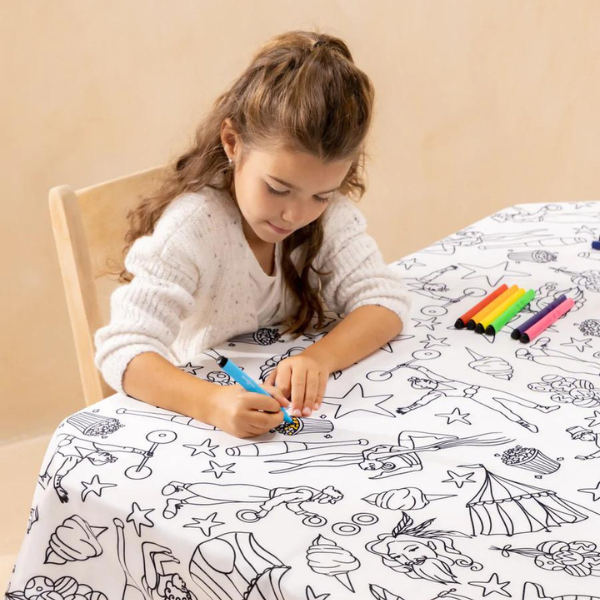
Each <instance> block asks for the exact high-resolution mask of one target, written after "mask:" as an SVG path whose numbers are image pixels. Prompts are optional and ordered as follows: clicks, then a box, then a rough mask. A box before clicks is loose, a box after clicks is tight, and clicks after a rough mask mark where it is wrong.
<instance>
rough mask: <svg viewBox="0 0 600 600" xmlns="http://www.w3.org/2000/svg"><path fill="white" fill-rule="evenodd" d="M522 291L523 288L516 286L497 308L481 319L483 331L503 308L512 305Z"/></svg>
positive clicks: (505, 308)
mask: <svg viewBox="0 0 600 600" xmlns="http://www.w3.org/2000/svg"><path fill="white" fill-rule="evenodd" d="M524 293H525V290H523V289H521V288H518V289H517V291H516V292H514V293H513V294H512V295H511V296H510V297H509V298H508V299H507V300H506V301H504V302H503V303H502V304H500V306H498V308H496V309H495V310H493V311H492V312H491V313H490V314H489V315H488V316H487V317H486V318H485V319H483V321H481V326H482V327H483V331H485V330H486V329H487V326H488V325H489V324H490V323H492V322H493V321H495V320H496V319H497V318H498V317H499V316H500V315H501V314H502V313H503V312H504V311H505V310H507V309H508V308H509V307H510V306H512V305H513V304H514V303H515V302H516V301H517V300H518V299H519V298H520V297H521V296H522V295H523V294H524Z"/></svg>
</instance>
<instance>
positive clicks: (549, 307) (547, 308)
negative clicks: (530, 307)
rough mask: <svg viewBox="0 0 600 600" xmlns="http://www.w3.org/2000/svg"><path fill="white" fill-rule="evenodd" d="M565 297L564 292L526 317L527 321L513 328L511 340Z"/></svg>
mask: <svg viewBox="0 0 600 600" xmlns="http://www.w3.org/2000/svg"><path fill="white" fill-rule="evenodd" d="M566 299H567V297H566V296H565V295H564V294H563V295H562V296H559V297H558V298H556V300H554V302H551V303H550V304H548V306H546V307H545V308H543V309H542V310H540V311H539V312H537V313H535V315H533V317H531V319H528V320H527V321H525V323H522V324H521V325H519V326H518V327H517V328H516V329H513V331H512V333H511V334H510V337H511V338H512V339H513V340H518V339H519V338H520V337H521V336H522V335H523V334H524V333H525V332H526V331H527V330H528V329H529V328H530V327H531V326H532V325H535V324H536V323H537V322H538V321H539V320H540V319H543V318H544V317H545V316H546V315H547V314H548V313H549V312H550V311H551V310H554V309H555V308H556V307H557V306H558V305H559V304H562V303H563V302H564V301H565V300H566Z"/></svg>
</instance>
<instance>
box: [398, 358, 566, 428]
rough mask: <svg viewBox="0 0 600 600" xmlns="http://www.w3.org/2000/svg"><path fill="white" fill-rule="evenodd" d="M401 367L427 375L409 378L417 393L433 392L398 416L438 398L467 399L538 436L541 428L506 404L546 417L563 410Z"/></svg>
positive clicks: (400, 410)
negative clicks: (544, 414) (418, 390)
mask: <svg viewBox="0 0 600 600" xmlns="http://www.w3.org/2000/svg"><path fill="white" fill-rule="evenodd" d="M400 366H401V367H402V368H410V369H415V370H417V371H419V373H421V374H422V375H424V377H423V376H420V377H415V376H413V377H409V378H408V381H410V382H411V386H412V387H413V388H414V389H422V390H429V391H428V392H427V393H426V394H425V395H424V396H422V397H421V398H420V399H419V400H417V401H416V402H413V403H412V404H410V405H408V406H403V407H401V408H397V409H396V412H397V413H399V414H401V415H404V414H406V413H408V412H410V411H412V410H416V409H419V408H422V407H423V406H426V405H427V404H429V403H430V402H432V401H433V400H437V399H438V398H465V399H469V400H472V401H473V402H476V403H477V404H480V405H481V406H484V407H486V408H489V409H491V410H493V411H495V412H497V413H499V414H501V415H502V416H503V417H505V418H506V419H508V420H509V421H512V422H514V423H517V425H521V427H524V428H525V429H528V430H529V431H531V432H532V433H537V432H538V428H537V426H536V425H534V424H533V423H530V422H528V421H526V420H525V419H524V418H523V417H521V416H520V415H518V414H517V413H515V412H513V411H512V410H511V409H510V408H508V406H506V404H505V402H510V403H512V404H519V405H521V406H525V407H526V408H530V409H536V410H538V411H540V412H542V413H549V412H552V411H554V410H556V409H557V408H559V407H557V406H544V405H542V404H538V403H537V402H533V401H532V400H528V399H526V398H521V397H520V396H517V395H516V394H511V393H509V392H504V391H502V390H497V389H495V388H491V387H488V386H483V385H473V384H470V383H465V382H464V381H459V380H458V379H450V378H448V377H444V376H443V375H439V374H438V373H434V372H433V371H431V370H429V369H427V368H426V367H422V366H418V365H417V366H413V365H409V364H408V363H406V364H404V365H400Z"/></svg>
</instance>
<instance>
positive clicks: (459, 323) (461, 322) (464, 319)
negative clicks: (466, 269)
mask: <svg viewBox="0 0 600 600" xmlns="http://www.w3.org/2000/svg"><path fill="white" fill-rule="evenodd" d="M507 289H508V286H507V285H506V284H505V283H503V284H502V285H501V286H500V287H499V288H498V289H497V290H494V291H493V292H492V293H491V294H488V295H487V296H486V297H485V298H484V299H483V300H482V301H481V302H479V304H476V305H475V306H474V307H473V308H472V309H471V310H469V311H468V312H466V313H465V314H464V315H462V316H460V317H458V319H456V323H454V327H456V329H462V328H463V327H466V326H467V323H468V322H469V320H470V319H471V317H472V316H473V315H476V314H477V313H478V312H479V311H480V310H482V309H484V308H485V307H486V306H487V305H488V304H489V303H490V302H492V301H493V300H495V299H496V298H497V297H498V296H499V295H500V294H501V293H502V292H504V291H505V290H507Z"/></svg>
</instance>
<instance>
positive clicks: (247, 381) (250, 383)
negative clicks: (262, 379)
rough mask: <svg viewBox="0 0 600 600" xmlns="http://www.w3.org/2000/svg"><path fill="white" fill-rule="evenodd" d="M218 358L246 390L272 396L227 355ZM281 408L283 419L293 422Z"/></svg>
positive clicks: (223, 366)
mask: <svg viewBox="0 0 600 600" xmlns="http://www.w3.org/2000/svg"><path fill="white" fill-rule="evenodd" d="M216 360H217V364H218V365H219V367H221V369H223V371H225V373H227V375H229V376H230V377H231V378H232V379H234V380H235V381H237V383H239V384H240V385H241V386H242V387H243V388H244V389H245V390H246V391H248V392H256V393H257V394H264V395H265V396H269V398H272V396H271V394H269V392H267V391H266V390H264V389H263V388H261V387H260V385H258V383H256V381H254V379H252V378H251V377H249V376H248V375H246V373H244V371H242V370H241V369H240V368H239V367H238V366H237V365H236V364H235V363H234V362H233V361H231V360H229V359H228V358H227V357H225V356H220V357H219V358H217V359H216ZM281 410H282V411H283V420H284V421H285V422H286V423H293V422H294V421H293V420H292V418H291V417H290V415H289V414H288V412H287V410H285V408H284V407H283V406H282V407H281Z"/></svg>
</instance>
